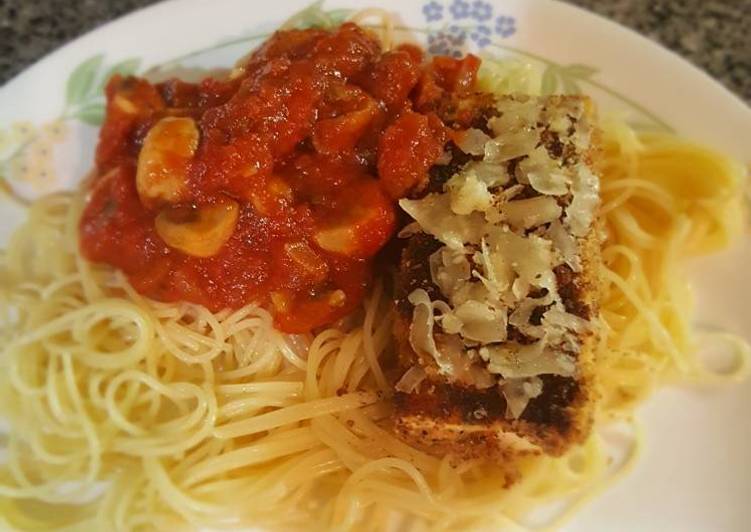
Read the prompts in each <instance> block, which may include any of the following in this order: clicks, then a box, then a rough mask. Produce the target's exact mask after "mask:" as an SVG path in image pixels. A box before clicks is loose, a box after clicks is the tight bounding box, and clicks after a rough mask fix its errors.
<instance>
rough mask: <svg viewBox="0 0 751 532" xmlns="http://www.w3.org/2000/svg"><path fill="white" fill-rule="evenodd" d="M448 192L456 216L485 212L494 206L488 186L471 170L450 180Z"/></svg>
mask: <svg viewBox="0 0 751 532" xmlns="http://www.w3.org/2000/svg"><path fill="white" fill-rule="evenodd" d="M446 190H448V193H449V197H450V198H451V210H452V211H453V212H454V213H456V214H470V213H472V212H474V211H479V212H485V210H486V209H488V208H489V207H490V205H491V204H492V200H493V196H491V195H490V192H488V186H487V185H486V184H485V183H484V182H482V181H480V180H479V179H478V178H477V174H475V172H473V171H471V170H470V171H465V172H462V173H459V174H456V175H455V176H454V177H452V178H451V179H449V180H448V182H447V183H446Z"/></svg>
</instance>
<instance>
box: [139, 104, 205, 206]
mask: <svg viewBox="0 0 751 532" xmlns="http://www.w3.org/2000/svg"><path fill="white" fill-rule="evenodd" d="M198 140H199V132H198V127H197V126H196V123H195V122H194V121H193V119H192V118H186V117H173V116H168V117H165V118H162V119H161V120H159V122H157V123H156V124H154V126H153V127H152V128H151V129H150V130H149V132H148V134H147V135H146V138H145V139H144V141H143V147H142V148H141V153H140V154H139V156H138V169H137V172H136V188H137V190H138V196H139V197H140V198H141V202H142V203H143V204H144V205H145V206H147V207H150V208H153V207H158V206H160V205H162V204H164V203H178V202H180V201H182V200H184V199H185V198H186V195H187V191H188V183H187V174H188V166H189V163H190V160H191V159H192V158H193V155H195V152H196V149H197V148H198Z"/></svg>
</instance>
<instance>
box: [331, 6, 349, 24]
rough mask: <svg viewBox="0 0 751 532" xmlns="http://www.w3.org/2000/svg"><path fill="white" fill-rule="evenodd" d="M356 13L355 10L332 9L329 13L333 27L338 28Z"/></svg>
mask: <svg viewBox="0 0 751 532" xmlns="http://www.w3.org/2000/svg"><path fill="white" fill-rule="evenodd" d="M354 12H355V10H354V9H332V10H331V11H329V12H328V15H329V20H330V21H331V24H332V25H333V26H338V25H339V24H341V23H342V22H344V21H345V20H347V19H348V18H349V17H350V15H352V13H354Z"/></svg>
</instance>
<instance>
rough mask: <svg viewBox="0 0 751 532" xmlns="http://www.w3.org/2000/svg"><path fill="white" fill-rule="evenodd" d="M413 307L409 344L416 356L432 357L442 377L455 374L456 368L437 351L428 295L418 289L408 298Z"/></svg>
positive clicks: (431, 307) (447, 358) (433, 321)
mask: <svg viewBox="0 0 751 532" xmlns="http://www.w3.org/2000/svg"><path fill="white" fill-rule="evenodd" d="M408 300H409V302H410V303H412V305H413V306H414V310H413V311H412V324H411V325H410V327H409V343H410V345H411V346H412V349H414V350H415V352H416V353H418V354H423V355H427V356H429V357H432V358H433V359H434V360H435V361H436V363H437V364H438V370H439V372H440V373H442V374H444V375H452V374H455V370H456V369H457V368H456V366H455V365H454V364H453V362H452V360H451V359H450V358H449V357H447V356H444V354H443V353H441V352H440V351H439V350H438V347H437V346H436V344H435V338H433V324H434V323H435V319H434V316H433V303H432V302H431V301H430V296H428V293H427V292H426V291H425V290H423V289H421V288H418V289H417V290H414V291H413V292H412V293H411V294H409V296H408Z"/></svg>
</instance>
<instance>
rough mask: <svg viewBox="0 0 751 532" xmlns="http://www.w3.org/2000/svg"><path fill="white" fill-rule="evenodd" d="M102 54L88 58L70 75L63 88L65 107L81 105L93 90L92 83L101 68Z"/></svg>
mask: <svg viewBox="0 0 751 532" xmlns="http://www.w3.org/2000/svg"><path fill="white" fill-rule="evenodd" d="M103 59H104V56H103V55H102V54H98V55H95V56H93V57H90V58H89V59H87V60H86V61H84V62H83V63H81V64H80V65H78V66H77V67H76V69H75V70H74V71H73V72H72V73H71V74H70V77H69V78H68V84H67V85H66V87H65V102H66V104H67V105H77V104H81V103H82V102H84V101H85V100H86V98H87V97H88V96H89V94H90V92H91V91H92V89H93V88H94V81H95V79H96V75H97V73H98V72H99V68H100V67H101V66H102V60H103Z"/></svg>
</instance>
